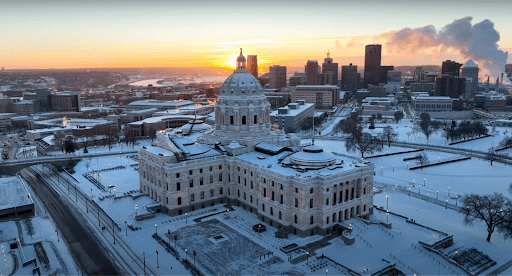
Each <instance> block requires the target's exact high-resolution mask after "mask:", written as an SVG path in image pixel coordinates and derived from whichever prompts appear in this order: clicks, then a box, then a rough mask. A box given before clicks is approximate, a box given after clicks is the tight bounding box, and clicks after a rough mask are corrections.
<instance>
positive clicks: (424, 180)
mask: <svg viewBox="0 0 512 276" xmlns="http://www.w3.org/2000/svg"><path fill="white" fill-rule="evenodd" d="M426 181H427V179H426V178H423V186H425V182H426Z"/></svg>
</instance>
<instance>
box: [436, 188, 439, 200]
mask: <svg viewBox="0 0 512 276" xmlns="http://www.w3.org/2000/svg"><path fill="white" fill-rule="evenodd" d="M436 199H439V190H436Z"/></svg>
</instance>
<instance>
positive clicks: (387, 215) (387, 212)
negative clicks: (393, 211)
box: [386, 211, 389, 223]
mask: <svg viewBox="0 0 512 276" xmlns="http://www.w3.org/2000/svg"><path fill="white" fill-rule="evenodd" d="M388 217H389V211H386V223H387V222H389V220H388Z"/></svg>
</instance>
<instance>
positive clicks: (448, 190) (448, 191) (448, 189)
mask: <svg viewBox="0 0 512 276" xmlns="http://www.w3.org/2000/svg"><path fill="white" fill-rule="evenodd" d="M450 189H451V188H450V187H448V196H450Z"/></svg>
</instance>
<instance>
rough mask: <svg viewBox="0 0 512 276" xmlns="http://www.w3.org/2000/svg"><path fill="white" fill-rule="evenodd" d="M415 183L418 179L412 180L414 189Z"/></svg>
mask: <svg viewBox="0 0 512 276" xmlns="http://www.w3.org/2000/svg"><path fill="white" fill-rule="evenodd" d="M414 183H416V179H413V180H412V186H413V187H414Z"/></svg>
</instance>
